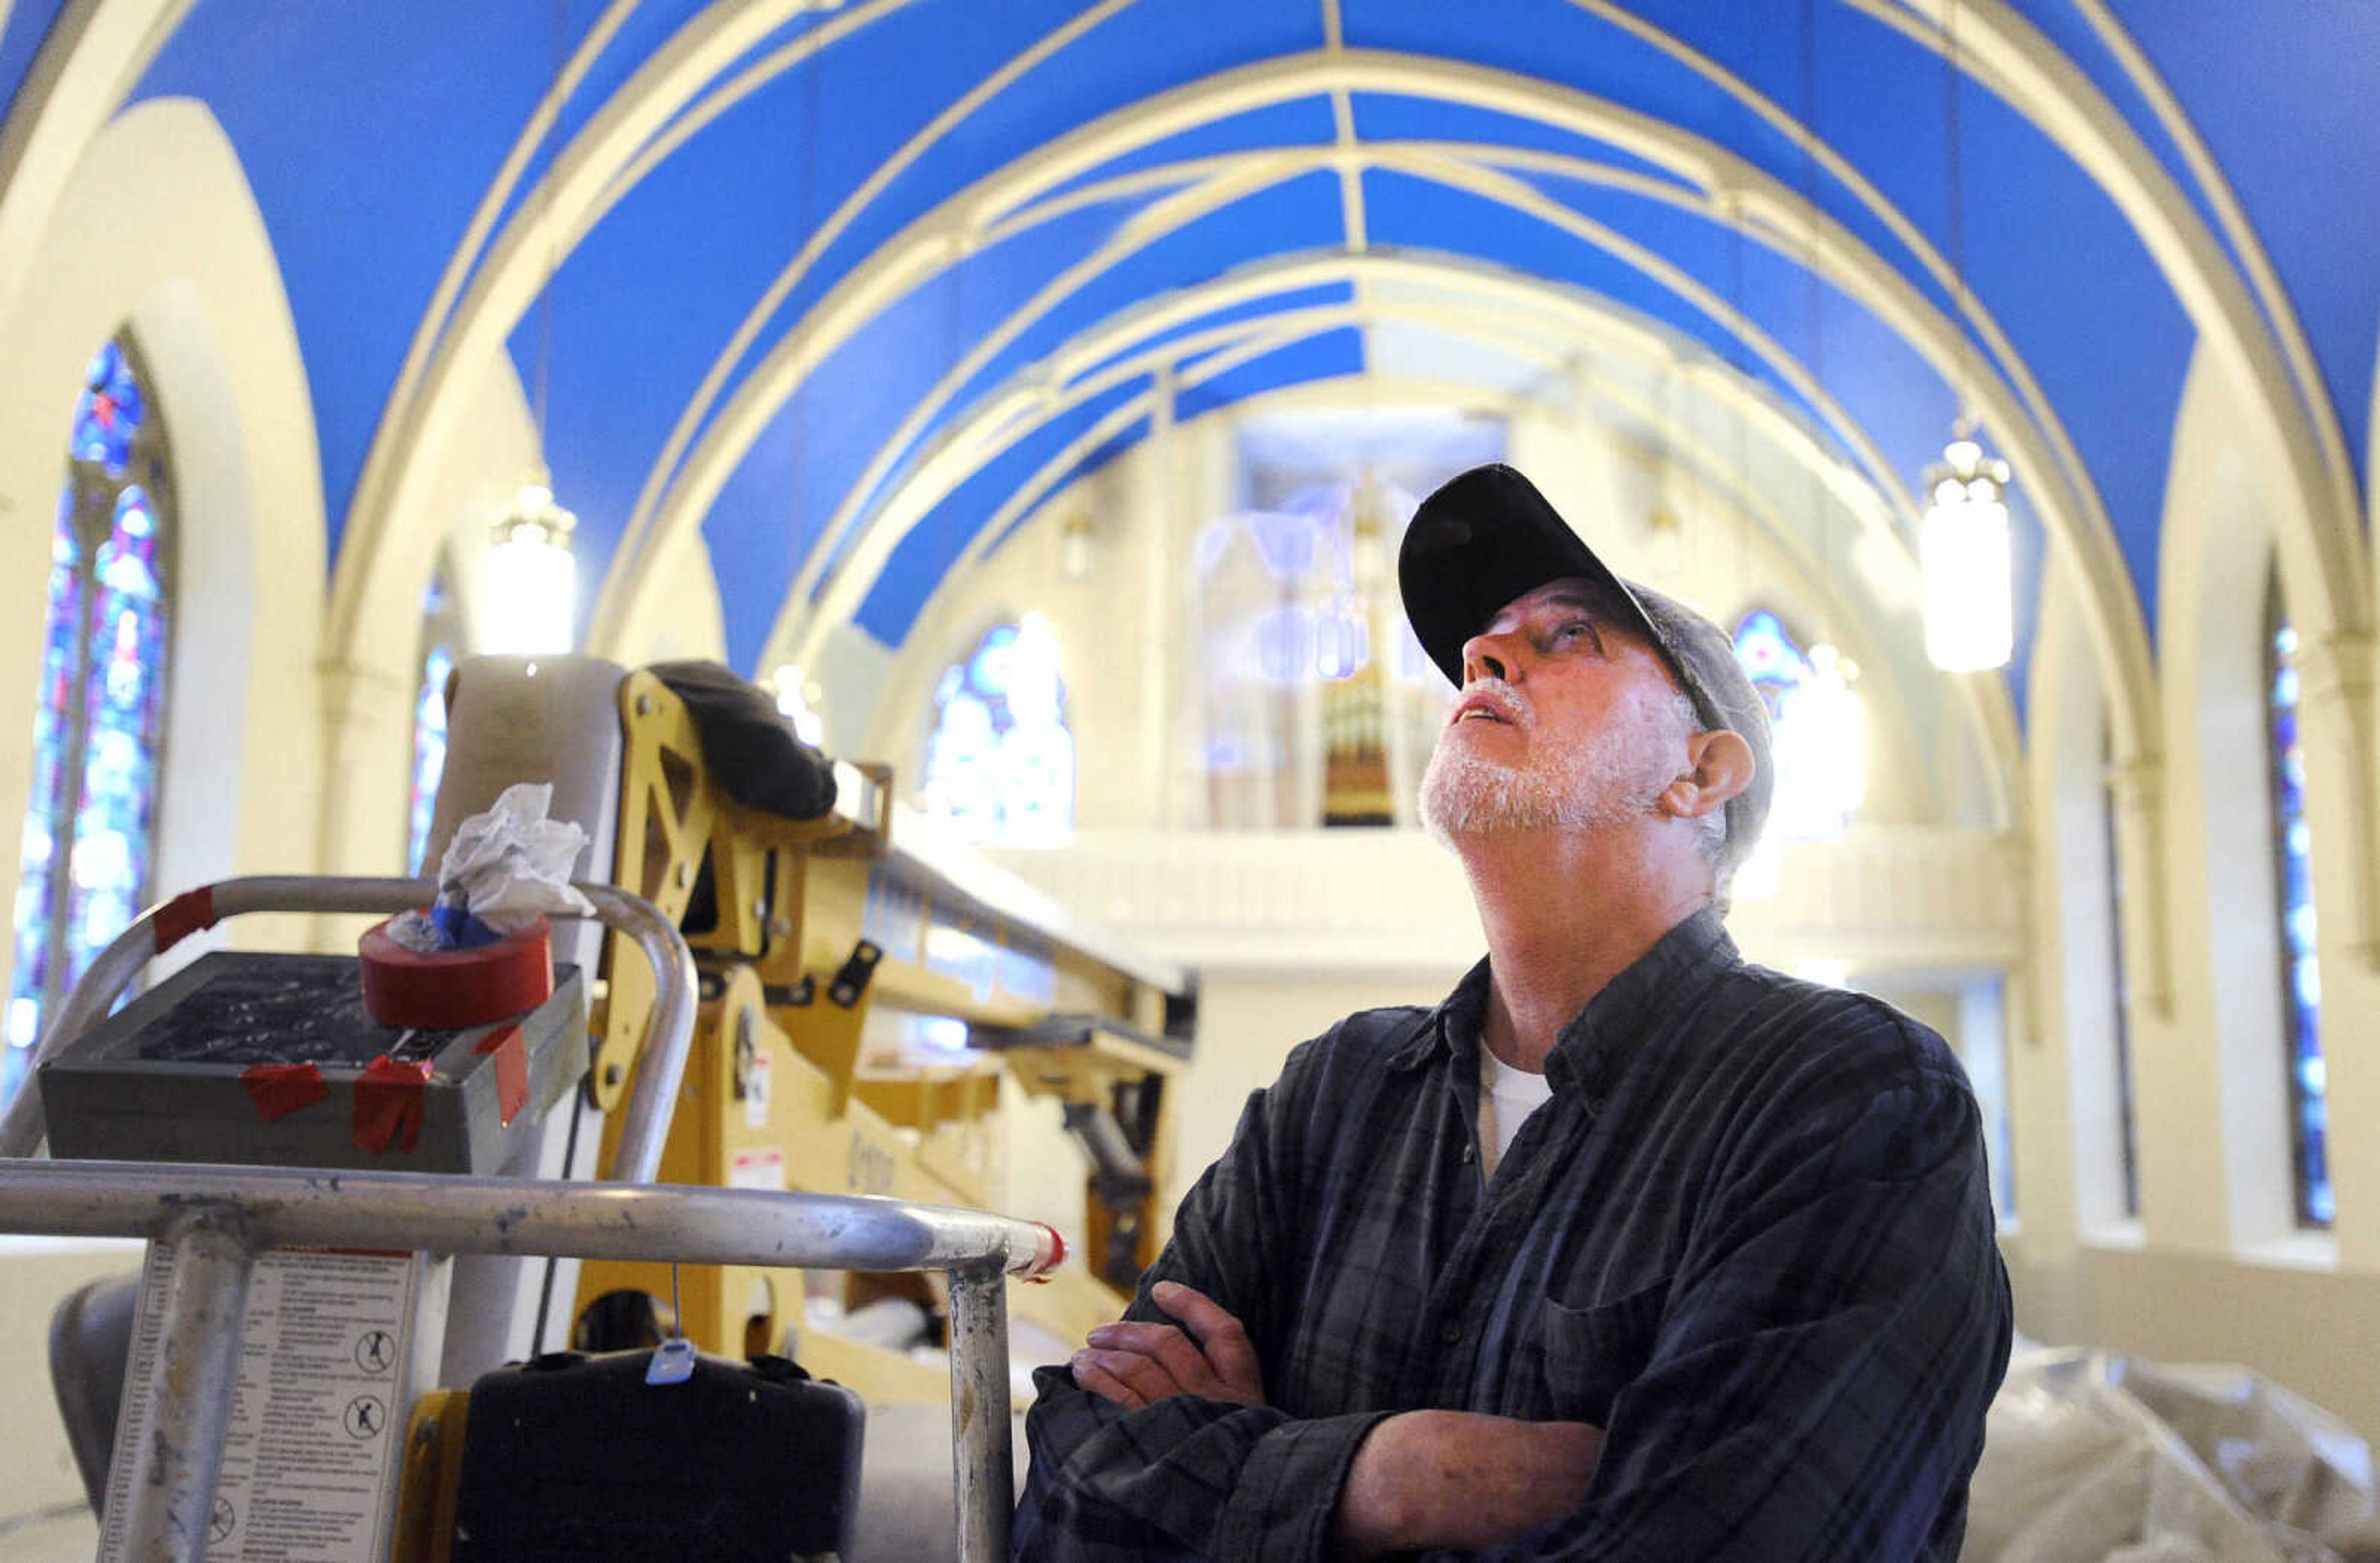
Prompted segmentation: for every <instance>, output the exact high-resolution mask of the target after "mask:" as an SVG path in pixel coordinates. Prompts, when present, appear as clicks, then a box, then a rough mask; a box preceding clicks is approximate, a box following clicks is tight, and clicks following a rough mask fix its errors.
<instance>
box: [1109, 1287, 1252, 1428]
mask: <svg viewBox="0 0 2380 1563" xmlns="http://www.w3.org/2000/svg"><path fill="white" fill-rule="evenodd" d="M1148 1295H1149V1300H1150V1301H1151V1302H1153V1303H1156V1304H1157V1305H1158V1306H1159V1307H1160V1308H1162V1309H1164V1310H1165V1311H1166V1312H1167V1313H1168V1314H1171V1315H1173V1316H1174V1317H1175V1318H1177V1319H1179V1320H1181V1321H1182V1324H1183V1326H1184V1328H1182V1329H1176V1328H1175V1327H1173V1326H1172V1325H1161V1324H1111V1325H1101V1326H1099V1327H1098V1328H1097V1329H1095V1330H1093V1331H1091V1333H1090V1336H1089V1341H1090V1344H1089V1345H1088V1346H1087V1347H1086V1348H1085V1349H1084V1350H1082V1351H1077V1352H1075V1356H1074V1360H1073V1361H1072V1362H1071V1363H1069V1364H1068V1365H1069V1366H1071V1367H1072V1368H1073V1369H1074V1370H1075V1383H1076V1384H1079V1385H1081V1386H1082V1387H1084V1388H1086V1389H1087V1390H1089V1391H1090V1392H1091V1393H1092V1394H1094V1395H1097V1396H1099V1398H1100V1399H1108V1400H1113V1401H1114V1402H1115V1403H1116V1404H1117V1405H1120V1406H1123V1407H1125V1408H1127V1409H1129V1410H1133V1411H1137V1410H1139V1409H1140V1408H1141V1407H1143V1406H1146V1405H1149V1404H1151V1403H1153V1402H1155V1401H1158V1400H1162V1399H1165V1398H1166V1397H1168V1396H1170V1395H1203V1396H1205V1397H1206V1398H1207V1399H1210V1400H1232V1401H1234V1402H1236V1403H1238V1404H1240V1405H1244V1406H1260V1405H1263V1404H1264V1403H1265V1398H1264V1368H1263V1366H1262V1364H1261V1363H1258V1362H1257V1351H1256V1348H1255V1347H1254V1346H1252V1345H1250V1344H1249V1343H1248V1332H1247V1331H1246V1330H1245V1329H1244V1328H1242V1327H1241V1326H1240V1321H1239V1320H1238V1319H1236V1318H1233V1316H1232V1315H1231V1313H1230V1312H1229V1311H1228V1310H1226V1309H1225V1308H1224V1307H1223V1305H1222V1304H1221V1303H1217V1302H1216V1301H1215V1300H1214V1299H1213V1298H1211V1297H1208V1296H1207V1295H1206V1294H1205V1293H1204V1292H1200V1291H1195V1290H1192V1289H1190V1288H1189V1287H1186V1286H1184V1285H1183V1284H1182V1283H1181V1282H1179V1281H1159V1282H1158V1283H1157V1284H1156V1285H1155V1286H1154V1287H1151V1288H1150V1289H1149V1292H1148Z"/></svg>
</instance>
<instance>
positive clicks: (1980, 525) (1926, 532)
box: [1917, 438, 2016, 672]
mask: <svg viewBox="0 0 2380 1563" xmlns="http://www.w3.org/2000/svg"><path fill="white" fill-rule="evenodd" d="M2008 480H2009V465H2008V463H2007V462H2004V461H2000V460H1998V459H1996V458H1994V457H1991V456H1987V455H1985V454H1984V447H1983V446H1982V445H1980V444H1978V443H1977V442H1975V441H1973V440H1971V439H1964V438H1961V439H1954V440H1952V441H1951V442H1950V443H1949V445H1948V446H1946V447H1945V448H1944V450H1943V452H1942V460H1941V463H1940V464H1939V465H1938V466H1929V467H1927V468H1926V469H1925V490H1926V493H1927V495H1928V503H1927V504H1926V507H1925V521H1924V522H1923V523H1922V526H1921V529H1920V531H1919V533H1918V539H1917V555H1918V563H1919V566H1920V568H1921V569H1922V570H1923V572H1924V575H1925V656H1926V659H1927V660H1930V661H1931V662H1932V663H1933V664H1934V665H1935V666H1936V667H1937V668H1939V669H1941V670H1942V671H1943V672H1985V671H1986V670H1989V669H1992V668H2003V667H2006V666H2008V661H2009V656H2010V652H2011V651H2012V649H2013V648H2014V645H2015V598H2016V578H2015V566H2014V562H2013V555H2012V554H2011V552H2010V543H2009V514H2008V504H2007V503H2006V501H2005V500H2004V499H2003V497H2002V496H2003V494H2004V493H2005V491H2006V490H2007V487H2008Z"/></svg>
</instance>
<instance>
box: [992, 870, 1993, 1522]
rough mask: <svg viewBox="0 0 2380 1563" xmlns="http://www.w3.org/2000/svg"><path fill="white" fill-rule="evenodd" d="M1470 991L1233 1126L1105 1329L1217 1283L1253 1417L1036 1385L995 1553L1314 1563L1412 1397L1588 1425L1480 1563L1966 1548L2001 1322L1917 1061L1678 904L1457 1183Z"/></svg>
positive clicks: (1974, 1183) (1928, 1040)
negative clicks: (1566, 1471)
mask: <svg viewBox="0 0 2380 1563" xmlns="http://www.w3.org/2000/svg"><path fill="white" fill-rule="evenodd" d="M1487 987H1488V966H1487V963H1485V962H1483V963H1481V964H1480V965H1479V966H1478V967H1477V968H1475V970H1474V971H1473V972H1472V973H1471V975H1469V976H1467V977H1465V978H1464V979H1463V983H1462V985H1461V986H1460V987H1457V988H1456V989H1455V991H1454V993H1453V994H1452V995H1451V997H1450V998H1449V999H1448V1000H1446V1001H1445V1002H1444V1003H1442V1004H1440V1005H1439V1007H1438V1008H1437V1009H1435V1010H1429V1011H1419V1010H1410V1009H1408V1010H1380V1011H1371V1012H1366V1013H1363V1014H1358V1015H1355V1016H1353V1017H1351V1018H1349V1019H1348V1020H1346V1021H1344V1022H1342V1024H1340V1025H1339V1026H1337V1027H1336V1028H1334V1029H1333V1030H1332V1031H1331V1032H1330V1033H1329V1034H1327V1035H1326V1036H1322V1037H1319V1038H1318V1039H1316V1040H1314V1041H1310V1042H1307V1043H1305V1044H1304V1045H1303V1046H1301V1047H1300V1048H1297V1049H1296V1051H1295V1052H1293V1054H1292V1055H1291V1057H1290V1059H1289V1061H1288V1063H1287V1065H1286V1066H1285V1067H1284V1068H1283V1070H1282V1072H1281V1079H1280V1080H1279V1082H1278V1083H1276V1084H1274V1085H1273V1086H1271V1087H1270V1088H1269V1089H1268V1090H1265V1091H1260V1092H1257V1093H1256V1094H1255V1095H1254V1096H1253V1097H1250V1098H1249V1101H1248V1105H1247V1109H1246V1110H1245V1113H1244V1114H1243V1116H1242V1117H1241V1120H1240V1124H1239V1128H1238V1131H1237V1133H1235V1134H1234V1136H1233V1142H1232V1145H1231V1148H1230V1149H1229V1150H1228V1151H1227V1152H1226V1153H1225V1154H1224V1156H1223V1157H1222V1158H1221V1159H1220V1161H1218V1162H1217V1163H1216V1164H1215V1165H1214V1166H1213V1167H1212V1168H1210V1169H1208V1172H1207V1174H1206V1175H1205V1176H1204V1177H1203V1178H1202V1179H1201V1180H1200V1181H1199V1182H1198V1183H1197V1185H1196V1187H1195V1188H1194V1189H1192V1190H1191V1192H1190V1193H1189V1195H1188V1196H1187V1197H1186V1198H1185V1199H1184V1202H1183V1205H1182V1208H1181V1211H1180V1214H1179V1216H1178V1217H1177V1218H1176V1221H1175V1226H1174V1232H1173V1239H1172V1242H1171V1243H1170V1244H1169V1245H1168V1246H1167V1248H1166V1250H1165V1252H1164V1254H1162V1255H1161V1256H1160V1258H1159V1260H1158V1262H1157V1263H1156V1265H1154V1266H1151V1267H1150V1269H1149V1271H1148V1273H1147V1275H1145V1276H1144V1277H1143V1278H1142V1279H1141V1285H1140V1290H1139V1294H1138V1296H1137V1297H1136V1298H1135V1300H1134V1302H1133V1303H1132V1306H1131V1307H1130V1309H1129V1310H1128V1311H1127V1315H1126V1316H1127V1317H1130V1318H1134V1319H1142V1320H1152V1321H1156V1322H1160V1323H1165V1322H1171V1321H1170V1320H1169V1319H1167V1317H1166V1315H1163V1314H1162V1313H1160V1312H1159V1311H1158V1309H1157V1308H1156V1307H1155V1306H1154V1304H1152V1303H1151V1302H1150V1301H1149V1296H1148V1289H1149V1287H1150V1286H1151V1285H1152V1284H1154V1283H1155V1282H1156V1281H1158V1280H1161V1279H1166V1278H1173V1279H1178V1280H1181V1281H1184V1282H1186V1283H1187V1284H1189V1285H1192V1286H1195V1287H1197V1288H1198V1289H1200V1290H1203V1291H1206V1292H1207V1293H1208V1294H1209V1295H1210V1296H1212V1297H1214V1298H1215V1299H1216V1300H1217V1301H1218V1302H1219V1303H1221V1304H1222V1305H1223V1306H1224V1307H1226V1308H1228V1309H1230V1310H1231V1311H1232V1312H1233V1314H1235V1315H1238V1316H1239V1317H1240V1319H1241V1320H1242V1321H1243V1322H1244V1323H1245V1325H1246V1326H1247V1328H1248V1332H1249V1336H1250V1338H1251V1339H1252V1340H1253V1341H1254V1342H1255V1344H1256V1348H1257V1353H1258V1356H1259V1358H1260V1359H1261V1361H1262V1363H1263V1364H1264V1370H1265V1392H1266V1397H1267V1399H1268V1402H1269V1403H1268V1404H1267V1405H1265V1406H1262V1407H1253V1408H1252V1407H1242V1406H1237V1405H1231V1404H1226V1403H1223V1402H1220V1401H1216V1400H1208V1399H1201V1398H1197V1397H1192V1396H1179V1397H1176V1398H1174V1399H1169V1400H1164V1401H1160V1402H1159V1403H1157V1404H1154V1405H1151V1406H1147V1407H1145V1408H1143V1409H1141V1410H1138V1411H1130V1412H1128V1411H1125V1410H1123V1408H1121V1407H1118V1406H1116V1405H1114V1404H1111V1402H1108V1401H1106V1400H1102V1399H1099V1398H1098V1397H1096V1396H1094V1395H1091V1394H1088V1393H1087V1392H1086V1391H1083V1390H1081V1389H1079V1388H1077V1387H1075V1383H1074V1380H1073V1378H1072V1376H1071V1375H1070V1374H1068V1373H1067V1372H1066V1371H1065V1370H1064V1369H1062V1368H1044V1369H1041V1370H1040V1371H1039V1373H1038V1375H1036V1379H1037V1383H1038V1387H1039V1390H1040V1398H1039V1399H1038V1402H1037V1403H1036V1404H1035V1406H1034V1408H1033V1411H1032V1413H1031V1415H1030V1417H1029V1418H1028V1420H1027V1424H1026V1427H1027V1436H1028V1440H1029V1442H1030V1445H1031V1448H1032V1455H1033V1460H1032V1469H1031V1472H1030V1475H1029V1478H1028V1481H1027V1484H1026V1492H1025V1496H1024V1499H1023V1501H1022V1503H1021V1505H1020V1507H1019V1509H1018V1513H1017V1517H1016V1525H1015V1529H1014V1543H1013V1548H1012V1552H1013V1556H1014V1557H1019V1558H1030V1559H1035V1560H1037V1563H1104V1560H1108V1559H1115V1560H1119V1563H1120V1560H1123V1559H1188V1558H1213V1559H1219V1560H1221V1559H1242V1558H1246V1559H1258V1558H1261V1559H1302V1558H1320V1557H1326V1556H1328V1555H1329V1553H1330V1549H1331V1531H1332V1521H1333V1518H1334V1514H1335V1510H1336V1508H1337V1506H1338V1501H1339V1495H1340V1490H1341V1488H1342V1484H1343V1483H1344V1481H1345V1478H1346V1473H1347V1469H1348V1466H1349V1465H1350V1463H1351V1462H1352V1461H1353V1460H1354V1454H1355V1450H1356V1447H1357V1446H1358V1445H1359V1444H1360V1443H1361V1442H1362V1441H1363V1439H1364V1437H1365V1436H1366V1434H1367V1433H1369V1432H1370V1431H1371V1429H1372V1427H1373V1425H1374V1424H1377V1423H1378V1422H1379V1421H1381V1420H1382V1419H1383V1418H1385V1417H1387V1416H1389V1415H1390V1414H1392V1413H1394V1412H1398V1411H1403V1410H1412V1409H1419V1408H1427V1407H1441V1408H1449V1409H1455V1410H1465V1411H1474V1412H1492V1413H1496V1414H1500V1415H1505V1416H1513V1417H1521V1418H1525V1419H1529V1420H1536V1421H1545V1420H1565V1421H1577V1422H1585V1423H1591V1424H1595V1425H1597V1426H1598V1427H1601V1428H1604V1429H1605V1430H1606V1442H1605V1444H1604V1448H1603V1453H1602V1458H1601V1463H1600V1464H1599V1466H1598V1467H1597V1471H1596V1474H1595V1479H1594V1482H1593V1484H1592V1486H1591V1489H1590V1491H1589V1492H1588V1495H1587V1497H1586V1501H1585V1503H1584V1504H1583V1505H1582V1506H1581V1507H1580V1508H1578V1509H1576V1510H1575V1511H1574V1512H1573V1513H1572V1514H1570V1515H1568V1516H1566V1517H1564V1518H1562V1519H1560V1520H1559V1521H1555V1522H1553V1523H1551V1524H1549V1525H1548V1526H1546V1527H1544V1528H1542V1529H1540V1530H1538V1531H1536V1532H1535V1533H1531V1534H1529V1535H1527V1536H1524V1537H1522V1538H1520V1539H1519V1540H1517V1541H1516V1542H1514V1543H1512V1544H1511V1545H1506V1546H1501V1547H1499V1548H1497V1549H1495V1550H1494V1551H1493V1552H1491V1553H1488V1554H1484V1555H1482V1556H1484V1557H1493V1558H1498V1559H1504V1558H1524V1557H1526V1558H1609V1559H1641V1560H1645V1563H1652V1560H1655V1559H1660V1560H1670V1563H1674V1560H1679V1559H1736V1558H1743V1559H1752V1558H1757V1559H1763V1560H1767V1559H1779V1560H1782V1559H1818V1558H1842V1559H1860V1560H1863V1563H1865V1560H1871V1559H1900V1558H1926V1559H1941V1560H1943V1563H1948V1560H1949V1559H1951V1558H1954V1557H1956V1556H1957V1554H1958V1551H1959V1545H1960V1540H1961V1535H1962V1534H1963V1533H1964V1530H1965V1524H1966V1495H1967V1481H1968V1477H1969V1475H1970V1474H1971V1473H1972V1472H1973V1469H1974V1464H1975V1460H1976V1457H1977V1456H1978V1455H1979V1454H1980V1453H1981V1451H1982V1448H1983V1436H1984V1414H1985V1410H1986V1408H1987V1407H1988V1405H1989V1403H1990V1401H1991V1398H1992V1395H1993V1393H1994V1391H1995V1390H1996V1389H1997V1387H1998V1384H1999V1381H2000V1376H2001V1375H2002V1373H2003V1371H2004V1370H2005V1368H2006V1366H2007V1362H2008V1351H2009V1339H2010V1303H2009V1291H2008V1279H2007V1275H2006V1272H2005V1271H2004V1270H2003V1268H2002V1266H2001V1264H2000V1258H1999V1254H1998V1248H1997V1247H1996V1245H1995V1242H1994V1239H1993V1222H1992V1206H1991V1198H1990V1194H1989V1192H1988V1187H1987V1184H1986V1181H1985V1166H1984V1147H1983V1143H1982V1135H1981V1133H1980V1121H1979V1115H1978V1113H1977V1111H1976V1109H1975V1103H1974V1098H1973V1094H1972V1093H1971V1092H1970V1090H1969V1089H1968V1085H1967V1082H1966V1078H1965V1076H1964V1074H1963V1073H1962V1072H1961V1070H1960V1067H1959V1064H1958V1061H1957V1060H1956V1059H1955V1058H1954V1057H1953V1056H1952V1055H1951V1053H1950V1050H1949V1048H1948V1047H1947V1046H1946V1045H1945V1044H1944V1043H1943V1041H1942V1039H1941V1038H1940V1037H1939V1036H1936V1035H1935V1034H1934V1033H1933V1032H1931V1031H1929V1030H1927V1029H1926V1028H1925V1027H1924V1026H1923V1025H1920V1024H1917V1023H1916V1022H1914V1021H1913V1020H1911V1019H1910V1018H1909V1017H1907V1016H1905V1015H1903V1014H1901V1013H1900V1012H1898V1011H1895V1010H1893V1009H1891V1008H1890V1007H1889V1006H1888V1005H1885V1004H1882V1003H1880V1002H1878V1001H1876V1000H1873V999H1870V998H1867V997H1864V996H1863V995H1860V994H1855V993H1849V992H1843V991H1840V990H1838V989H1833V988H1828V987H1817V986H1815V985H1812V984H1809V983H1803V982H1797V981H1794V980H1791V979H1790V978H1787V977H1784V976H1781V975H1778V974H1777V973H1775V972H1771V971H1767V970H1765V969H1763V968H1761V967H1757V966H1754V965H1750V964H1747V963H1744V962H1743V960H1742V959H1741V958H1740V957H1739V956H1738V955H1737V953H1736V951H1735V947H1734V945H1733V943H1732V942H1731V941H1730V939H1728V937H1727V935H1726V933H1725V931H1724V929H1723V928H1722V927H1721V926H1720V923H1719V921H1718V916H1717V915H1715V914H1712V913H1709V912H1705V913H1702V914H1699V915H1695V916H1694V917H1692V918H1690V919H1688V920H1687V921H1686V922H1684V923H1682V924H1681V925H1679V926H1678V927H1676V928H1674V929H1672V930H1671V931H1670V933H1669V934H1668V935H1667V936H1666V937H1664V938H1663V939H1661V941H1660V942H1659V943H1658V944H1657V945H1656V946H1655V947H1654V949H1653V950H1652V951H1648V952H1647V953H1646V954H1645V957H1644V958H1643V959H1642V960H1640V961H1638V962H1637V963H1635V964H1634V965H1633V966H1631V967H1630V968H1629V969H1628V970H1627V971H1625V972H1623V973H1622V974H1621V975H1620V976H1619V977H1618V978H1616V979H1615V980H1614V981H1613V982H1611V983H1610V984H1609V986H1608V987H1605V988H1604V990H1603V991H1602V992H1600V993H1599V994H1597V996H1596V998H1595V999H1594V1000H1593V1001H1592V1002H1590V1003H1589V1004H1588V1005H1587V1007H1586V1008H1585V1010H1584V1011H1583V1012H1580V1014H1579V1015H1578V1016H1577V1018H1576V1019H1574V1020H1573V1022H1572V1023H1571V1024H1569V1025H1568V1026H1567V1027H1565V1028H1564V1030H1563V1032H1562V1034H1561V1036H1560V1041H1559V1042H1558V1044H1557V1046H1556V1048H1555V1049H1554V1052H1553V1054H1552V1055H1551V1057H1550V1058H1549V1059H1548V1062H1547V1067H1546V1073H1547V1077H1548V1081H1549V1082H1550V1084H1551V1085H1552V1091H1553V1094H1552V1097H1551V1099H1550V1100H1548V1102H1547V1103H1546V1104H1545V1105H1544V1106H1543V1107H1541V1108H1539V1109H1537V1110H1536V1112H1535V1113H1534V1114H1532V1115H1531V1117H1530V1118H1529V1120H1528V1121H1527V1122H1526V1123H1525V1124H1524V1127H1523V1128H1522V1130H1521V1133H1520V1137H1519V1138H1518V1140H1516V1141H1515V1142H1514V1144H1513V1145H1512V1151H1511V1153H1510V1154H1509V1155H1508V1157H1506V1158H1505V1160H1504V1161H1503V1162H1502V1164H1501V1165H1500V1166H1499V1167H1498V1168H1497V1170H1496V1174H1495V1177H1494V1178H1493V1179H1492V1180H1491V1181H1488V1182H1487V1183H1486V1184H1485V1185H1484V1186H1483V1184H1482V1181H1481V1179H1480V1176H1479V1171H1478V1168H1479V1161H1478V1155H1479V1150H1478V1137H1477V1123H1478V1098H1479V1084H1478V1052H1477V1049H1478V1047H1479V1041H1478V1037H1479V1034H1480V1022H1481V1017H1482V1015H1483V1014H1484V1012H1485V1004H1486V998H1487Z"/></svg>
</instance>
